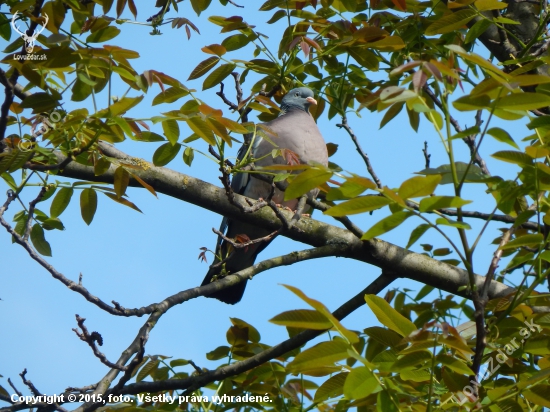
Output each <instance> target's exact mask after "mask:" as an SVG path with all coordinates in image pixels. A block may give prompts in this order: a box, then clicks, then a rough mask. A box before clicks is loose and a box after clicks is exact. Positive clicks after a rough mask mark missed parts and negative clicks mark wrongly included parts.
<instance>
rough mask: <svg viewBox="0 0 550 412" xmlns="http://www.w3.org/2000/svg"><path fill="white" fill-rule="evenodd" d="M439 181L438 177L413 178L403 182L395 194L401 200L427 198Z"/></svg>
mask: <svg viewBox="0 0 550 412" xmlns="http://www.w3.org/2000/svg"><path fill="white" fill-rule="evenodd" d="M440 181H441V176H440V175H431V176H426V177H422V176H415V177H412V178H410V179H408V180H405V181H404V182H403V183H402V184H401V186H400V187H399V191H398V192H397V194H398V195H399V197H401V198H402V199H410V198H413V197H421V196H429V195H431V194H432V193H433V192H434V190H435V188H436V187H437V185H438V184H439V182H440Z"/></svg>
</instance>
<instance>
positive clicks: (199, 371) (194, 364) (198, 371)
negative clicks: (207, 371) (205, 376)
mask: <svg viewBox="0 0 550 412" xmlns="http://www.w3.org/2000/svg"><path fill="white" fill-rule="evenodd" d="M187 362H189V365H191V366H192V367H193V369H195V371H196V372H197V373H198V374H201V373H204V370H202V369H201V368H199V367H198V366H197V364H196V363H195V362H193V361H192V360H191V359H189V360H187Z"/></svg>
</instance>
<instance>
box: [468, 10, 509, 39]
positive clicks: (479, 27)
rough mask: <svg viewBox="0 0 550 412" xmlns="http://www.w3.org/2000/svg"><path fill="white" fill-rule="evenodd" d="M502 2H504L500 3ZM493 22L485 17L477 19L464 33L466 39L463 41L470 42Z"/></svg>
mask: <svg viewBox="0 0 550 412" xmlns="http://www.w3.org/2000/svg"><path fill="white" fill-rule="evenodd" d="M502 4H504V3H502ZM492 24H493V22H492V21H491V20H487V19H480V20H479V21H477V22H476V23H475V24H474V25H473V26H472V27H470V30H468V32H467V33H466V39H465V41H464V42H465V43H471V42H473V41H474V40H475V39H477V38H478V37H479V36H481V35H482V34H483V33H485V31H486V30H487V29H488V28H489V27H490V26H491V25H492Z"/></svg>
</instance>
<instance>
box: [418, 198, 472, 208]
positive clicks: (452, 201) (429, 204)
mask: <svg viewBox="0 0 550 412" xmlns="http://www.w3.org/2000/svg"><path fill="white" fill-rule="evenodd" d="M468 203H472V201H471V200H464V199H462V198H460V197H458V196H430V197H426V198H424V199H422V200H421V201H420V205H419V209H418V210H419V211H420V212H431V211H433V210H438V209H445V208H452V209H456V208H458V207H462V206H464V205H467V204H468Z"/></svg>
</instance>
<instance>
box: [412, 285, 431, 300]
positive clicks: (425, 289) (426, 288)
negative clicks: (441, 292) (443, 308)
mask: <svg viewBox="0 0 550 412" xmlns="http://www.w3.org/2000/svg"><path fill="white" fill-rule="evenodd" d="M432 290H434V287H433V286H430V285H424V286H422V289H420V291H419V292H418V294H417V295H416V297H415V298H414V300H416V301H419V300H420V299H423V298H425V297H426V296H428V295H429V294H430V293H431V291H432Z"/></svg>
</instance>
